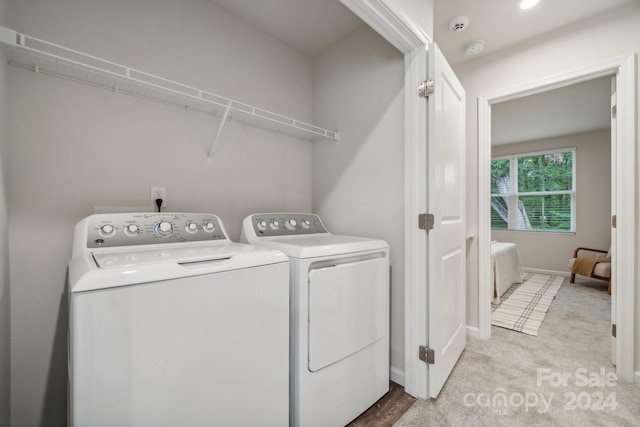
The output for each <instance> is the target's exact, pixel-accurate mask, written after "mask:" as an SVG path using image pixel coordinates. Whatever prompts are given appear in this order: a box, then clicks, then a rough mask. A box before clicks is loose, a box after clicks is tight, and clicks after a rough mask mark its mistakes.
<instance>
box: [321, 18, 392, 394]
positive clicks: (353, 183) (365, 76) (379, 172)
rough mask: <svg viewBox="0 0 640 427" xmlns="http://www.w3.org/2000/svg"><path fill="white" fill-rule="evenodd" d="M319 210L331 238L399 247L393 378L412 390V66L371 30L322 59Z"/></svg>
mask: <svg viewBox="0 0 640 427" xmlns="http://www.w3.org/2000/svg"><path fill="white" fill-rule="evenodd" d="M314 59H315V60H314V69H313V72H314V74H313V76H314V79H313V89H314V90H313V116H314V121H315V122H316V123H318V124H320V125H324V126H326V127H328V128H336V129H340V138H341V140H340V142H329V143H325V142H315V143H314V147H313V208H314V210H315V211H316V212H317V213H318V214H320V216H321V217H322V218H323V219H324V220H325V222H326V224H327V227H328V228H329V229H330V231H332V232H334V233H337V234H350V235H357V236H363V237H371V238H378V239H383V240H386V241H387V242H388V243H389V245H390V247H391V267H392V277H391V282H392V288H391V373H392V379H394V380H395V381H398V382H400V383H404V274H403V273H404V255H403V254H404V250H403V249H404V236H403V234H404V225H403V224H404V218H403V212H404V209H403V206H404V187H403V183H404V180H403V176H404V106H403V99H404V92H403V87H404V59H403V56H402V54H400V53H399V52H398V51H397V50H396V49H395V48H393V47H392V46H391V45H390V44H389V43H387V42H386V41H385V40H383V39H382V38H381V37H380V36H379V35H378V34H376V33H375V32H374V31H372V30H371V29H370V28H369V27H363V28H361V29H359V30H357V31H355V32H354V33H352V34H351V35H350V36H348V37H346V38H345V39H343V40H341V41H340V42H339V43H338V44H336V45H335V46H333V47H331V48H329V49H327V50H326V51H324V52H322V53H321V54H319V55H317V56H316V57H315V58H314Z"/></svg>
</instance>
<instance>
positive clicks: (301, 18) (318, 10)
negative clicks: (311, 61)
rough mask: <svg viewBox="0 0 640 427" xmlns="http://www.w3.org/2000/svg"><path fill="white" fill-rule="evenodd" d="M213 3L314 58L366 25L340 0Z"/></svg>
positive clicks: (216, 0) (224, 0)
mask: <svg viewBox="0 0 640 427" xmlns="http://www.w3.org/2000/svg"><path fill="white" fill-rule="evenodd" d="M213 1H214V3H217V4H218V5H220V6H222V7H223V8H225V9H227V10H228V11H230V12H232V13H233V14H235V15H237V16H239V17H240V18H242V19H244V20H245V21H248V22H249V23H251V24H253V25H254V26H256V27H258V28H260V29H261V30H263V31H265V32H266V33H269V34H271V35H272V36H274V37H276V38H277V39H279V40H280V41H283V42H284V43H286V44H288V45H289V46H292V47H294V48H296V49H297V50H299V51H301V52H303V53H306V54H307V55H310V56H314V55H315V54H317V53H319V52H321V51H322V50H324V49H326V48H327V47H329V46H330V45H332V44H333V43H335V42H336V41H338V40H340V39H342V38H343V37H344V36H346V35H347V34H349V33H351V32H352V31H354V30H355V29H356V28H358V27H359V26H361V25H364V23H363V22H362V21H361V20H360V19H359V18H358V17H357V16H355V15H354V14H353V13H351V11H350V10H349V9H347V8H346V7H345V6H343V5H342V3H340V1H338V0H213Z"/></svg>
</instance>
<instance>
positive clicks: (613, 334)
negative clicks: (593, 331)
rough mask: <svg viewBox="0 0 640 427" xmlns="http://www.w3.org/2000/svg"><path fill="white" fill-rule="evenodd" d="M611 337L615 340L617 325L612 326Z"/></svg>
mask: <svg viewBox="0 0 640 427" xmlns="http://www.w3.org/2000/svg"><path fill="white" fill-rule="evenodd" d="M611 336H612V337H614V338H615V337H616V324H615V323H613V324H612V325H611Z"/></svg>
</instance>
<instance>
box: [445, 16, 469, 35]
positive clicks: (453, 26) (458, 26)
mask: <svg viewBox="0 0 640 427" xmlns="http://www.w3.org/2000/svg"><path fill="white" fill-rule="evenodd" d="M468 26H469V17H468V16H464V15H460V16H456V17H455V18H453V19H452V20H451V21H450V22H449V29H450V30H451V31H453V32H454V33H459V32H460V31H463V30H464V29H465V28H467V27H468Z"/></svg>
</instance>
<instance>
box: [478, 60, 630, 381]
mask: <svg viewBox="0 0 640 427" xmlns="http://www.w3.org/2000/svg"><path fill="white" fill-rule="evenodd" d="M611 75H615V76H616V77H617V84H618V94H619V97H618V119H617V120H618V135H617V138H616V142H615V143H616V144H617V148H618V149H617V159H618V167H617V182H618V188H617V192H618V198H617V207H616V213H617V215H618V221H617V228H618V230H619V233H618V240H617V244H616V249H617V251H616V252H617V253H618V262H617V263H615V264H616V272H615V276H616V278H617V280H616V281H617V283H618V286H617V288H616V291H617V292H616V295H615V297H616V303H617V310H618V312H617V316H616V317H617V319H615V323H616V325H617V338H618V339H617V365H616V372H617V374H618V377H619V378H622V379H624V380H625V381H628V382H634V347H635V324H634V304H635V292H636V289H635V286H636V283H638V280H637V279H638V277H637V274H638V269H637V268H636V260H637V256H638V251H637V249H636V248H637V237H636V233H637V231H638V230H637V229H636V228H637V227H636V215H637V213H636V202H637V195H636V193H637V192H636V189H637V183H636V179H637V175H638V173H637V172H638V170H639V169H640V168H639V166H640V165H639V164H638V160H637V159H636V156H637V152H636V139H637V136H636V114H637V111H636V103H635V102H636V75H637V70H636V54H631V55H628V56H622V57H616V58H612V59H609V60H607V61H604V62H601V63H597V64H594V65H592V66H588V67H583V68H580V69H578V70H574V71H571V72H567V73H563V74H558V75H553V76H550V77H547V78H544V79H541V80H536V81H533V82H530V83H527V84H524V85H522V86H519V87H516V88H511V89H506V90H501V91H496V92H492V93H488V94H485V95H482V96H479V97H478V317H479V319H478V320H479V322H478V336H479V337H480V338H483V339H488V338H490V337H491V307H490V300H491V299H490V283H489V277H490V260H491V249H490V241H491V220H490V212H489V209H490V206H489V201H490V197H491V194H490V193H491V191H490V185H489V183H490V163H491V105H493V104H497V103H499V102H504V101H509V100H512V99H517V98H521V97H524V96H527V95H533V94H536V93H540V92H544V91H547V90H550V89H556V88H560V87H564V86H568V85H571V84H575V83H580V82H583V81H587V80H592V79H595V78H598V77H604V76H611ZM612 142H613V141H612ZM625 178H626V179H625ZM621 230H623V231H621ZM621 257H624V259H621ZM567 259H568V258H567ZM483 301H484V302H486V303H483Z"/></svg>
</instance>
